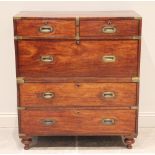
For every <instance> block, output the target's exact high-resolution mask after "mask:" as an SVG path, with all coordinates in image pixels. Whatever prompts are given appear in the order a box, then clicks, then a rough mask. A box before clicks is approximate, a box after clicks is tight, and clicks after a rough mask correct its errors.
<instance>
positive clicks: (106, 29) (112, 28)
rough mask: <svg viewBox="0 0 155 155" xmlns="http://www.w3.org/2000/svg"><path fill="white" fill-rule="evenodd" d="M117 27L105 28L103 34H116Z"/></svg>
mask: <svg viewBox="0 0 155 155" xmlns="http://www.w3.org/2000/svg"><path fill="white" fill-rule="evenodd" d="M116 30H117V29H116V27H114V26H104V27H103V28H102V32H103V33H108V34H111V33H115V32H116Z"/></svg>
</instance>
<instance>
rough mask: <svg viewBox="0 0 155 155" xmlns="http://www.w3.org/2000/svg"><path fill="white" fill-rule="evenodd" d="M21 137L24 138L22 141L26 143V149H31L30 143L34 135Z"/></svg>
mask: <svg viewBox="0 0 155 155" xmlns="http://www.w3.org/2000/svg"><path fill="white" fill-rule="evenodd" d="M20 138H22V140H21V142H22V143H23V144H24V149H25V150H28V149H30V144H31V143H32V137H30V136H23V137H20Z"/></svg>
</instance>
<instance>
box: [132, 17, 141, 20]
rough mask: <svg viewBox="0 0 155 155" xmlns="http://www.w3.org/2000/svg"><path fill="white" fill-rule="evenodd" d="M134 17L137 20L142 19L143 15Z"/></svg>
mask: <svg viewBox="0 0 155 155" xmlns="http://www.w3.org/2000/svg"><path fill="white" fill-rule="evenodd" d="M133 19H135V20H141V19H142V17H133Z"/></svg>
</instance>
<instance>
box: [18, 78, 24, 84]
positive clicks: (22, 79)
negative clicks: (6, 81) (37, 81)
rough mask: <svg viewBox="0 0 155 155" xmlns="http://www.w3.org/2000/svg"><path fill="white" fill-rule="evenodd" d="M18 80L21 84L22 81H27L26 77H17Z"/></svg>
mask: <svg viewBox="0 0 155 155" xmlns="http://www.w3.org/2000/svg"><path fill="white" fill-rule="evenodd" d="M16 80H17V83H18V84H21V83H24V82H25V81H24V77H17V78H16Z"/></svg>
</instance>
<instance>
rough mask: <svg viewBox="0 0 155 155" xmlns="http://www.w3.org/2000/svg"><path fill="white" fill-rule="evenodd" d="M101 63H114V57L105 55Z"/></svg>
mask: <svg viewBox="0 0 155 155" xmlns="http://www.w3.org/2000/svg"><path fill="white" fill-rule="evenodd" d="M102 60H103V62H115V61H116V57H115V56H114V55H105V56H103V57H102Z"/></svg>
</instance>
